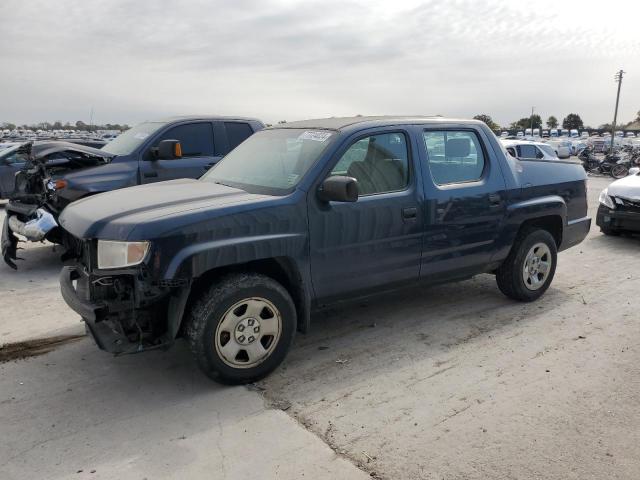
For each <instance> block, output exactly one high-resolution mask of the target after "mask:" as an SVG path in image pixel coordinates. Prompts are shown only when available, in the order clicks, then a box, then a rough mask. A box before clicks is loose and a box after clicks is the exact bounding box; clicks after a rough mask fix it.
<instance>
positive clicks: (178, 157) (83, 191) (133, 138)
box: [2, 116, 264, 269]
mask: <svg viewBox="0 0 640 480" xmlns="http://www.w3.org/2000/svg"><path fill="white" fill-rule="evenodd" d="M263 128H264V124H263V123H262V122H261V121H260V120H256V119H254V118H244V117H226V116H225V117H222V116H190V117H186V116H180V117H173V118H170V119H167V120H162V121H155V122H145V123H141V124H139V125H136V126H135V127H133V128H131V129H129V130H127V131H126V132H125V133H123V134H121V135H119V136H118V137H117V138H115V139H114V140H112V141H111V142H109V143H108V144H106V145H105V146H104V147H102V148H101V149H94V148H90V147H85V146H82V145H77V144H72V143H69V142H35V143H25V144H23V145H22V146H21V147H20V148H19V149H18V150H17V151H16V152H15V154H16V155H17V156H18V158H19V160H20V161H18V162H13V163H12V166H11V169H12V170H13V172H9V174H7V175H5V176H6V177H8V178H9V179H10V180H6V181H7V182H9V181H13V177H12V175H13V176H15V189H14V192H13V193H12V194H11V195H8V197H9V198H10V202H9V204H8V205H7V218H6V219H5V224H4V226H3V229H2V256H3V258H4V260H5V261H6V262H7V264H9V266H11V267H12V268H14V269H15V268H16V264H15V260H16V259H17V255H16V254H17V243H18V237H16V235H15V234H18V235H21V236H22V237H24V238H26V240H28V241H33V242H38V241H42V240H49V241H51V242H54V243H59V244H62V245H64V246H65V248H66V250H67V251H70V250H73V243H69V242H72V240H70V239H69V238H68V237H66V236H65V235H64V232H63V231H62V230H61V229H59V228H57V219H58V215H59V214H60V212H61V211H62V210H63V209H64V208H65V207H66V206H67V205H68V204H69V203H71V202H74V201H76V200H79V199H80V198H84V197H87V196H90V195H95V194H97V193H103V192H108V191H111V190H117V189H120V188H124V187H131V186H135V185H141V184H147V183H155V182H158V181H163V180H175V179H178V178H194V179H195V178H199V177H201V176H202V175H203V174H204V173H205V172H207V171H208V170H209V169H210V168H211V167H212V166H213V165H215V164H216V163H217V162H218V161H219V160H220V159H221V158H222V157H223V156H224V155H226V154H227V153H229V152H230V151H231V150H233V149H234V148H235V147H236V146H237V145H239V144H240V143H242V142H243V141H244V140H245V139H247V138H248V137H250V136H251V135H253V133H254V132H257V131H258V130H262V129H263ZM16 165H20V166H21V169H20V170H19V171H18V173H16ZM3 178H4V177H3ZM3 188H4V187H3ZM7 190H9V187H8V186H7ZM65 256H66V254H65V255H63V259H64V258H65Z"/></svg>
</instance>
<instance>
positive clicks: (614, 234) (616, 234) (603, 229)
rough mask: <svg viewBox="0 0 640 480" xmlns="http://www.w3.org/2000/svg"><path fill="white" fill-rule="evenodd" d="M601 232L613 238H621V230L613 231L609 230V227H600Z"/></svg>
mask: <svg viewBox="0 0 640 480" xmlns="http://www.w3.org/2000/svg"><path fill="white" fill-rule="evenodd" d="M600 232H602V233H604V234H605V235H609V236H611V237H619V236H620V231H619V230H613V229H611V228H607V227H600Z"/></svg>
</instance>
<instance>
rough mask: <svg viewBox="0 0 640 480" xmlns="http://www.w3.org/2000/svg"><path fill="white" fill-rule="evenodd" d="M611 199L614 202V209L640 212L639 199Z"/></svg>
mask: <svg viewBox="0 0 640 480" xmlns="http://www.w3.org/2000/svg"><path fill="white" fill-rule="evenodd" d="M613 201H614V202H615V204H616V209H618V210H623V211H625V212H633V213H640V200H636V201H632V200H627V199H626V198H620V197H615V198H614V199H613Z"/></svg>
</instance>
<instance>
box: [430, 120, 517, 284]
mask: <svg viewBox="0 0 640 480" xmlns="http://www.w3.org/2000/svg"><path fill="white" fill-rule="evenodd" d="M422 137H423V138H422V139H423V142H422V145H421V158H422V167H423V168H422V172H423V179H424V188H425V208H424V212H425V219H424V220H425V236H424V247H423V253H422V270H421V276H423V277H426V278H431V279H433V280H440V279H446V278H449V277H457V276H464V275H466V274H474V273H478V272H479V271H483V269H484V268H485V267H486V266H487V265H488V264H489V263H490V261H491V258H492V256H493V254H494V253H495V250H496V244H495V243H496V242H495V241H496V239H497V236H498V234H499V231H500V227H501V224H502V221H503V219H504V215H505V207H506V203H505V199H506V198H505V188H506V187H505V181H504V178H503V176H502V172H501V170H500V166H499V164H498V161H497V159H496V158H495V155H494V154H493V151H492V150H490V149H489V148H487V147H486V145H488V143H487V140H486V137H485V136H484V134H483V132H482V131H481V130H480V129H475V128H446V129H445V128H433V129H430V128H428V129H425V130H424V131H423V134H422Z"/></svg>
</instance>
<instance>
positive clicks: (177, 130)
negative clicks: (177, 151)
mask: <svg viewBox="0 0 640 480" xmlns="http://www.w3.org/2000/svg"><path fill="white" fill-rule="evenodd" d="M162 140H178V141H180V146H181V147H182V158H176V159H173V160H158V159H156V158H155V157H154V156H153V153H152V151H151V149H148V150H147V152H146V153H145V158H144V161H142V162H141V165H140V170H141V173H142V175H141V177H142V178H141V179H142V183H151V182H159V181H163V180H173V179H176V178H200V177H201V176H202V175H203V174H204V173H205V172H206V171H207V170H208V169H209V168H211V166H212V165H214V164H215V163H216V162H217V161H218V160H219V159H220V158H221V156H220V155H219V154H217V152H216V150H215V147H214V145H215V144H214V135H213V124H212V123H211V122H205V121H203V122H193V123H186V124H182V125H176V126H174V127H171V128H169V129H168V130H166V131H165V132H163V133H162V134H160V135H159V136H158V137H157V138H156V139H155V141H154V142H153V144H152V145H151V147H152V148H153V147H157V146H158V144H159V143H160V142H161V141H162Z"/></svg>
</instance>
